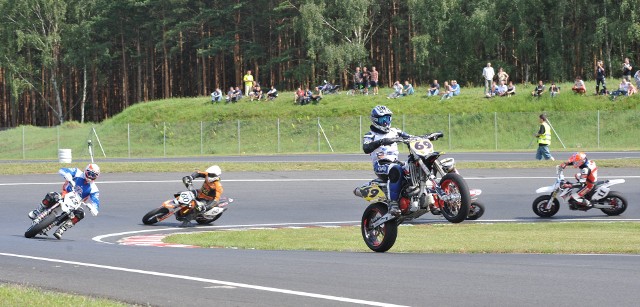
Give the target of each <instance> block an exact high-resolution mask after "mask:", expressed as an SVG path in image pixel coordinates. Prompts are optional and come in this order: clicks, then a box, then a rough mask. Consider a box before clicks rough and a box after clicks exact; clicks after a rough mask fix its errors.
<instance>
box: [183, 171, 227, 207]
mask: <svg viewBox="0 0 640 307" xmlns="http://www.w3.org/2000/svg"><path fill="white" fill-rule="evenodd" d="M191 178H193V179H195V178H204V183H202V187H201V188H200V189H199V190H198V195H197V196H196V201H197V203H198V211H202V210H204V209H205V207H206V206H207V205H210V204H212V203H216V204H217V203H218V201H220V196H222V192H223V191H224V189H223V188H222V184H221V183H220V177H218V176H217V175H215V174H209V173H207V172H195V173H193V174H191Z"/></svg>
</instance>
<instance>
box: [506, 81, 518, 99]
mask: <svg viewBox="0 0 640 307" xmlns="http://www.w3.org/2000/svg"><path fill="white" fill-rule="evenodd" d="M515 94H516V86H515V85H513V81H509V85H507V97H511V96H512V95H515Z"/></svg>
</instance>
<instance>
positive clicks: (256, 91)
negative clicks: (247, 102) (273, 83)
mask: <svg viewBox="0 0 640 307" xmlns="http://www.w3.org/2000/svg"><path fill="white" fill-rule="evenodd" d="M249 95H250V97H251V101H253V100H254V99H255V100H258V101H260V100H261V99H262V95H263V92H262V88H260V85H256V86H254V87H253V91H252V92H251V93H249Z"/></svg>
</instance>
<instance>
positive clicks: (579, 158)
mask: <svg viewBox="0 0 640 307" xmlns="http://www.w3.org/2000/svg"><path fill="white" fill-rule="evenodd" d="M567 165H573V167H575V168H579V169H580V173H577V174H576V179H577V180H578V187H581V189H580V190H578V191H577V192H574V193H573V194H571V199H570V200H569V203H575V204H576V205H581V206H590V205H591V203H590V202H589V200H587V199H585V198H584V196H585V195H587V193H589V192H590V191H591V190H592V189H593V186H594V185H595V182H596V181H597V180H598V167H597V166H596V162H595V161H592V160H589V159H587V154H585V153H584V152H576V153H574V154H573V155H572V156H571V157H570V158H569V160H568V161H567V162H564V163H562V164H560V167H562V168H565V167H566V166H567ZM571 186H572V185H571V184H570V183H567V184H565V186H564V187H565V188H569V187H571ZM573 187H575V186H573ZM572 200H573V202H572Z"/></svg>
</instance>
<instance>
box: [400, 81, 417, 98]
mask: <svg viewBox="0 0 640 307" xmlns="http://www.w3.org/2000/svg"><path fill="white" fill-rule="evenodd" d="M402 92H403V93H404V95H413V93H414V90H413V85H411V83H409V81H404V87H403V88H402Z"/></svg>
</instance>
